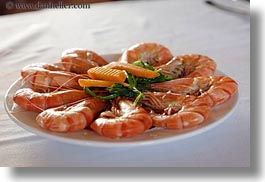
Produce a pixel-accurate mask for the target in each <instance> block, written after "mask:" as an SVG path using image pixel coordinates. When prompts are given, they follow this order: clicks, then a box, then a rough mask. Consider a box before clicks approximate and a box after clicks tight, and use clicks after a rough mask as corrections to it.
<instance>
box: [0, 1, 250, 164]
mask: <svg viewBox="0 0 265 182" xmlns="http://www.w3.org/2000/svg"><path fill="white" fill-rule="evenodd" d="M0 25H1V26H0V40H1V41H0V70H1V71H0V73H1V75H0V76H1V78H0V96H1V99H0V118H1V119H0V166H95V167H96V166H105V167H107V166H152V167H159V166H172V167H174V166H180V167H181V166H194V167H196V166H241V167H242V166H249V165H250V68H249V67H250V19H249V17H247V16H242V15H238V14H234V13H231V12H226V11H223V10H219V9H216V8H214V7H211V6H208V5H206V4H205V3H204V1H202V0H186V1H175V0H172V1H162V0H161V1H122V2H112V3H101V4H92V5H91V8H90V9H82V10H51V9H50V10H41V11H36V12H29V13H22V14H14V15H8V16H2V17H0ZM145 41H149V42H150V41H151V42H159V43H161V44H164V45H165V46H167V47H169V49H170V50H171V52H172V53H173V54H174V55H179V54H187V53H199V54H204V55H207V56H210V57H212V58H213V59H215V60H216V62H217V64H218V69H219V70H222V71H223V72H224V73H226V74H227V75H229V76H231V77H233V78H234V79H235V80H236V81H237V82H238V83H239V96H240V98H239V105H238V107H237V109H236V110H235V112H234V113H233V114H232V115H231V116H230V117H229V118H228V119H227V120H226V121H225V122H223V123H222V124H221V125H219V126H218V127H216V128H214V129H212V130H209V131H207V132H205V133H202V134H200V135H196V136H194V137H191V138H187V139H184V140H179V141H176V142H170V143H165V144H159V145H148V146H139V147H132V148H126V147H122V148H94V147H84V146H78V145H71V144H65V143H60V142H56V141H51V140H48V139H45V138H42V137H39V136H36V135H34V134H32V133H30V132H28V131H26V130H24V129H22V128H20V127H19V126H17V125H16V124H15V123H14V122H12V120H11V119H10V118H9V117H8V115H7V114H6V113H5V110H4V94H5V92H6V91H7V89H8V87H9V86H10V85H11V84H12V83H13V82H14V81H15V80H16V79H17V78H18V77H19V76H20V69H21V68H22V67H23V66H25V65H27V64H29V63H34V62H54V61H57V60H58V59H59V58H60V55H61V52H62V51H63V50H65V49H67V48H72V47H82V48H87V49H90V50H94V51H95V52H97V53H99V54H106V53H117V52H121V50H123V49H125V48H128V47H129V46H131V45H133V44H135V43H139V42H145Z"/></svg>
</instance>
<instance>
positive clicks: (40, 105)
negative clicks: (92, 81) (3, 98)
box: [13, 88, 88, 112]
mask: <svg viewBox="0 0 265 182" xmlns="http://www.w3.org/2000/svg"><path fill="white" fill-rule="evenodd" d="M86 97H88V95H87V94H86V93H85V92H84V91H82V90H61V91H57V92H52V93H39V92H35V91H34V90H32V89H31V88H22V89H19V90H18V91H17V92H16V93H15V95H14V97H13V100H14V102H15V103H16V104H18V105H19V106H21V107H22V108H24V109H25V110H28V111H35V112H41V111H43V110H46V109H48V108H53V107H58V106H61V105H64V104H68V103H72V102H75V101H78V100H81V99H84V98H86Z"/></svg>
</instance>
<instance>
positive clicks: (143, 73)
mask: <svg viewBox="0 0 265 182" xmlns="http://www.w3.org/2000/svg"><path fill="white" fill-rule="evenodd" d="M104 67H105V68H106V67H107V68H115V69H119V70H125V71H127V72H129V73H131V74H133V75H135V76H138V77H144V78H155V77H158V76H159V75H160V74H159V73H158V72H155V71H151V70H148V69H144V68H142V67H139V66H136V65H133V64H129V63H121V62H112V63H110V64H107V65H105V66H104Z"/></svg>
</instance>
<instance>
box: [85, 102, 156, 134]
mask: <svg viewBox="0 0 265 182" xmlns="http://www.w3.org/2000/svg"><path fill="white" fill-rule="evenodd" d="M151 126H152V119H151V117H150V116H149V114H148V113H147V112H146V111H145V110H144V109H143V108H142V107H140V106H137V107H134V106H133V103H132V102H131V101H129V100H125V99H116V100H115V101H113V103H112V108H111V111H106V112H103V113H101V115H100V116H99V118H98V119H96V120H95V121H94V122H93V123H92V124H91V125H90V127H91V128H92V129H93V130H94V131H95V132H97V133H98V134H100V135H103V136H106V137H112V138H116V137H128V136H134V135H137V134H140V133H143V132H144V131H145V130H147V129H149V128H150V127H151Z"/></svg>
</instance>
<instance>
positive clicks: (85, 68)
mask: <svg viewBox="0 0 265 182" xmlns="http://www.w3.org/2000/svg"><path fill="white" fill-rule="evenodd" d="M216 67H217V65H216V63H215V61H214V60H213V59H211V58H209V57H208V56H204V55H199V54H187V55H178V56H173V55H172V53H171V52H170V50H169V49H168V48H166V47H165V46H163V45H161V44H158V43H140V44H136V45H133V46H131V47H129V48H128V49H127V50H125V51H124V52H122V53H119V54H106V55H98V54H97V53H95V52H93V51H90V50H86V49H81V48H72V49H68V50H65V51H64V52H63V53H62V56H61V58H60V60H59V61H58V62H57V63H34V64H30V65H27V66H25V67H24V68H22V69H21V78H19V79H18V80H17V81H15V82H14V83H13V84H12V85H11V86H10V88H9V89H8V91H7V93H6V96H5V109H6V111H7V113H8V114H9V116H10V118H11V119H12V120H13V121H14V122H15V123H16V124H17V125H19V126H20V127H22V128H24V129H26V130H27V131H29V132H32V133H34V134H36V135H39V136H42V137H45V138H48V139H51V140H55V141H60V142H64V143H70V144H77V145H85V146H99V147H121V146H139V145H148V144H160V143H165V142H174V141H177V140H179V139H184V138H188V137H192V136H194V135H197V134H200V133H203V132H206V131H208V130H209V129H212V128H213V127H215V126H217V125H218V124H220V123H222V122H223V121H225V120H227V118H228V117H229V116H230V115H231V113H233V111H234V110H235V108H236V105H237V101H238V84H237V82H236V81H235V80H234V79H233V78H231V77H229V76H227V75H225V74H224V73H222V72H221V71H219V70H217V69H216Z"/></svg>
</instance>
